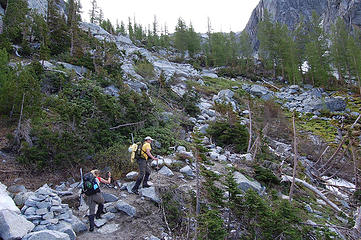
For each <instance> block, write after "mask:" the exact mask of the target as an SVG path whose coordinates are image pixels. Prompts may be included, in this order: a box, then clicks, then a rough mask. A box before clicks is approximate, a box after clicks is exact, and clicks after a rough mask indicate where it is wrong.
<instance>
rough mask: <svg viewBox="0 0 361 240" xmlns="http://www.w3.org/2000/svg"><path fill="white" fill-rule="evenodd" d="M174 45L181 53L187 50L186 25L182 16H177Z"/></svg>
mask: <svg viewBox="0 0 361 240" xmlns="http://www.w3.org/2000/svg"><path fill="white" fill-rule="evenodd" d="M174 46H175V48H176V49H178V50H179V51H180V52H181V53H182V54H184V52H185V51H186V50H187V25H186V23H185V22H184V20H183V19H182V18H178V22H177V25H176V27H175V33H174Z"/></svg>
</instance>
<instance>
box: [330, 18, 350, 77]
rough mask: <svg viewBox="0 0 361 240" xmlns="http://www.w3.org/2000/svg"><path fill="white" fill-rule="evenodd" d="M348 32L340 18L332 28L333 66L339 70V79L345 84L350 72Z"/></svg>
mask: <svg viewBox="0 0 361 240" xmlns="http://www.w3.org/2000/svg"><path fill="white" fill-rule="evenodd" d="M347 39H348V31H347V29H346V24H345V22H344V21H343V20H342V19H341V18H338V19H337V21H336V24H335V25H333V26H332V27H331V41H332V45H331V48H330V53H331V59H332V64H333V65H334V67H335V68H336V70H337V73H338V76H339V79H340V80H341V81H342V82H343V81H344V78H345V75H346V73H347V72H348V73H350V72H349V68H350V67H349V66H350V64H349V62H348V60H349V57H348V51H347Z"/></svg>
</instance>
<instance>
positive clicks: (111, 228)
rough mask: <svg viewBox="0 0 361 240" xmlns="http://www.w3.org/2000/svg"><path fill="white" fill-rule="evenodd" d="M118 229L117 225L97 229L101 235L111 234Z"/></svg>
mask: <svg viewBox="0 0 361 240" xmlns="http://www.w3.org/2000/svg"><path fill="white" fill-rule="evenodd" d="M118 229H119V224H114V223H113V224H107V225H105V226H103V227H101V228H99V229H98V231H97V232H98V233H101V234H111V233H113V232H116V231H118Z"/></svg>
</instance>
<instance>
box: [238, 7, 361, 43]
mask: <svg viewBox="0 0 361 240" xmlns="http://www.w3.org/2000/svg"><path fill="white" fill-rule="evenodd" d="M265 9H267V11H268V12H269V13H270V14H271V15H272V17H273V20H274V21H277V22H280V23H284V24H286V25H287V26H288V28H289V29H294V28H295V26H296V24H297V23H298V22H299V20H300V18H301V16H303V17H304V20H305V21H309V20H310V19H311V17H312V12H313V11H316V13H317V14H318V15H320V16H321V17H322V18H323V19H324V20H323V26H324V28H325V30H327V31H328V30H330V26H331V25H332V24H333V23H334V22H335V21H336V20H337V18H338V17H341V18H343V19H344V20H345V22H346V23H347V24H352V25H357V26H359V27H360V26H361V1H360V0H351V1H350V0H307V1H299V0H284V1H278V0H261V1H260V3H259V4H258V5H257V7H256V8H255V9H254V10H253V12H252V15H251V17H250V19H249V21H248V23H247V26H246V28H245V31H246V32H247V33H248V34H249V35H250V37H251V40H252V45H253V46H254V47H255V49H257V48H258V42H257V26H258V23H259V22H260V21H262V19H263V16H264V12H265Z"/></svg>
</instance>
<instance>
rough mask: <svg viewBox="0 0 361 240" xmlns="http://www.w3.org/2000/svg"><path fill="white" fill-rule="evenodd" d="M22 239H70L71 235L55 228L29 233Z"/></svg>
mask: <svg viewBox="0 0 361 240" xmlns="http://www.w3.org/2000/svg"><path fill="white" fill-rule="evenodd" d="M22 240H70V237H69V236H68V234H66V233H62V232H58V231H54V230H43V231H39V232H32V233H29V234H28V235H26V236H25V237H24V238H23V239H22Z"/></svg>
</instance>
